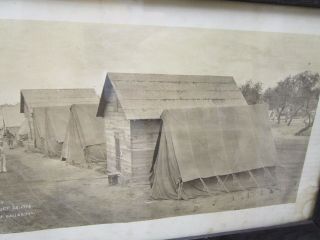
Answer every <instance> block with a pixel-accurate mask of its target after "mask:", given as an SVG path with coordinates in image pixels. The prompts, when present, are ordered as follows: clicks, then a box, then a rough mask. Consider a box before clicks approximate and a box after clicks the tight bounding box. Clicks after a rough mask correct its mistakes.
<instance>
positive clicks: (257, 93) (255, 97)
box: [240, 80, 262, 105]
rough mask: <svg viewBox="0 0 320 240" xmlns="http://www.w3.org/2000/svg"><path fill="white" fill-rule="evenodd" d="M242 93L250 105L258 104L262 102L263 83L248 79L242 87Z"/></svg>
mask: <svg viewBox="0 0 320 240" xmlns="http://www.w3.org/2000/svg"><path fill="white" fill-rule="evenodd" d="M240 90H241V92H242V95H243V96H244V98H245V99H246V101H247V103H248V104H249V105H253V104H257V103H260V102H261V97H262V83H261V82H256V83H253V82H252V81H251V80H250V81H247V82H246V83H245V84H243V85H242V86H241V87H240Z"/></svg>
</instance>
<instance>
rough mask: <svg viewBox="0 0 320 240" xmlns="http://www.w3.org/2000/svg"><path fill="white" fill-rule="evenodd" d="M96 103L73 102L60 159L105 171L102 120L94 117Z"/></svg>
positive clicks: (105, 161) (105, 160)
mask: <svg viewBox="0 0 320 240" xmlns="http://www.w3.org/2000/svg"><path fill="white" fill-rule="evenodd" d="M97 108H98V104H74V105H72V106H71V108H70V117H69V123H68V127H67V131H66V136H65V140H64V143H63V151H62V159H63V160H66V161H67V162H68V163H70V164H72V165H77V166H81V167H97V170H101V171H103V172H105V171H106V166H107V159H106V145H105V141H106V140H105V136H104V121H103V119H101V118H97V117H96V112H97Z"/></svg>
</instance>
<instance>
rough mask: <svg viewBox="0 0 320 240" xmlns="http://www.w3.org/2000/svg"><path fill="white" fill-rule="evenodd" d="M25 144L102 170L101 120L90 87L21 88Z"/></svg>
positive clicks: (45, 152)
mask: <svg viewBox="0 0 320 240" xmlns="http://www.w3.org/2000/svg"><path fill="white" fill-rule="evenodd" d="M20 94H21V95H20V109H19V112H21V113H22V114H23V115H24V118H25V122H26V125H27V129H28V142H27V143H26V144H27V146H28V148H29V149H31V150H35V151H40V152H42V153H44V154H45V155H46V156H49V157H58V158H61V159H62V160H65V161H67V162H68V163H70V164H72V165H76V166H80V167H93V166H96V167H97V170H99V171H102V172H105V171H106V154H105V148H106V146H105V138H104V125H103V120H102V119H100V118H97V117H96V111H97V107H98V96H97V95H96V93H95V91H94V89H27V90H21V93H20Z"/></svg>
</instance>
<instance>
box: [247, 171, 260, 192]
mask: <svg viewBox="0 0 320 240" xmlns="http://www.w3.org/2000/svg"><path fill="white" fill-rule="evenodd" d="M248 172H249V175H250V177H251V178H252V179H253V181H254V182H255V184H256V185H257V187H258V188H259V187H260V186H259V184H258V182H257V180H256V178H255V177H254V176H253V174H252V172H251V171H250V170H249V171H248Z"/></svg>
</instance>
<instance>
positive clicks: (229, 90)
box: [97, 73, 246, 184]
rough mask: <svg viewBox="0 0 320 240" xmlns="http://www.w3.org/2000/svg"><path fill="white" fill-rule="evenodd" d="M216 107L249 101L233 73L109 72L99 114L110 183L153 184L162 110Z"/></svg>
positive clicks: (244, 103) (242, 103) (243, 103)
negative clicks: (152, 175) (102, 122)
mask: <svg viewBox="0 0 320 240" xmlns="http://www.w3.org/2000/svg"><path fill="white" fill-rule="evenodd" d="M218 105H223V106H236V105H246V101H245V99H244V97H243V95H242V94H241V91H240V90H239V88H238V87H237V84H236V82H235V81H234V79H233V77H229V76H206V75H202V76H201V75H169V74H142V73H108V74H107V77H106V80H105V84H104V88H103V91H102V95H101V98H100V104H99V108H98V113H97V115H98V116H101V117H104V120H105V133H106V135H105V137H106V145H107V161H108V163H107V167H108V172H109V176H110V178H111V179H112V180H111V181H112V182H117V181H120V182H125V183H126V182H131V183H136V184H149V183H150V182H149V177H150V169H151V166H152V159H153V154H154V150H155V145H156V141H157V138H158V134H159V131H160V115H161V113H162V112H163V110H164V109H170V108H192V107H193V108H194V107H202V106H207V107H208V106H218ZM113 179H118V180H113Z"/></svg>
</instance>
